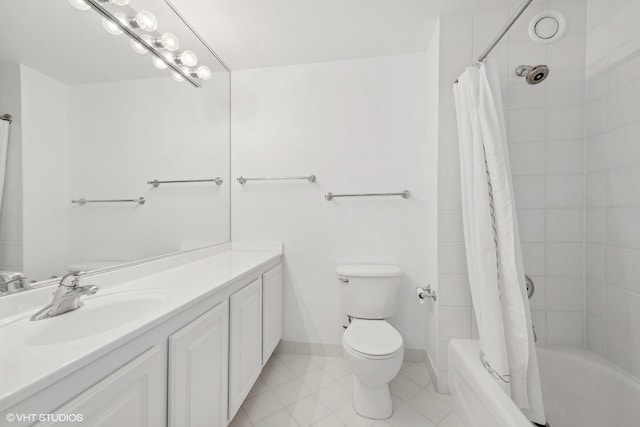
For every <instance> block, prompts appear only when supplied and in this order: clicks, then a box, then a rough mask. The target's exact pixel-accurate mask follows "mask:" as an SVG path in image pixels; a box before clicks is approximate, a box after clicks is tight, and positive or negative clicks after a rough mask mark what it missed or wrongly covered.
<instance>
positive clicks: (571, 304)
mask: <svg viewBox="0 0 640 427" xmlns="http://www.w3.org/2000/svg"><path fill="white" fill-rule="evenodd" d="M548 8H552V9H558V10H560V11H562V12H564V13H565V14H566V16H567V20H568V23H569V27H568V30H567V33H566V35H565V36H564V37H563V38H562V39H561V40H560V41H558V42H555V43H552V44H549V45H542V44H536V43H534V42H532V41H531V40H530V39H529V37H528V33H527V27H528V24H529V21H530V20H531V18H532V17H533V15H535V14H536V13H538V12H540V11H541V10H545V9H548ZM512 12H513V11H510V10H496V11H490V12H481V13H476V14H473V15H463V16H455V17H448V18H444V19H442V21H441V23H440V28H441V33H440V51H441V56H440V127H439V128H440V138H439V172H438V174H439V181H438V182H439V187H438V194H439V196H438V199H439V201H438V282H439V292H440V311H439V337H440V342H439V353H440V356H439V368H440V374H439V380H440V381H439V388H440V389H441V390H446V386H447V384H446V382H447V370H448V363H447V345H448V342H449V340H450V339H451V338H472V337H475V336H476V334H477V332H476V330H475V329H476V328H475V319H474V315H473V312H472V308H471V297H470V294H469V285H468V279H467V267H466V259H465V253H464V237H463V231H462V215H461V201H460V169H459V161H458V148H457V145H458V137H457V130H456V119H455V107H454V102H453V94H452V83H453V81H454V80H455V79H456V78H457V77H458V76H459V75H460V74H461V73H462V72H463V70H464V68H465V67H468V66H470V65H471V64H472V63H473V62H474V61H475V58H477V57H478V55H479V54H480V53H481V52H482V51H483V50H484V48H485V47H486V46H487V45H488V44H489V42H490V41H491V40H492V38H493V37H494V36H495V34H496V32H497V31H498V30H499V29H500V28H502V26H503V25H504V23H505V22H506V21H507V20H508V18H509V16H510V15H511V14H512ZM585 24H586V5H585V3H584V2H581V1H579V0H559V1H537V2H535V3H534V4H532V5H531V6H530V7H529V9H528V10H527V11H526V12H525V13H524V14H523V16H522V17H521V18H520V19H519V21H518V22H517V23H516V25H515V26H514V27H513V28H512V30H511V31H510V32H509V34H508V36H507V37H506V38H505V39H504V40H503V41H502V42H501V44H500V45H499V46H498V47H497V48H496V49H495V50H494V52H493V53H492V55H491V57H495V58H496V59H497V61H498V65H499V70H500V74H501V80H502V90H503V98H504V106H505V109H506V111H505V116H506V119H507V125H508V134H509V142H510V146H509V150H510V158H511V166H512V173H513V183H514V190H515V199H516V206H517V207H518V212H517V214H518V221H519V225H520V236H521V239H522V246H523V254H524V262H525V270H526V273H527V274H528V275H530V276H531V277H532V279H533V280H534V282H535V286H536V293H535V296H534V298H533V299H532V301H531V308H532V314H533V322H534V324H535V328H536V332H537V335H538V342H542V343H545V342H548V343H552V344H573V345H583V343H584V339H583V336H584V332H583V324H584V321H583V317H584V279H583V268H584V261H583V258H584V257H583V242H584V239H583V213H584V169H583V168H584V77H583V76H584V65H585ZM537 64H548V65H549V66H550V68H551V74H550V76H549V78H548V79H547V80H546V81H545V82H544V83H542V84H540V85H537V86H529V85H527V84H526V82H525V81H524V80H523V79H521V78H519V77H516V76H515V69H516V68H517V66H518V65H537Z"/></svg>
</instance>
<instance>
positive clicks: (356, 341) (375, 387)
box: [336, 265, 404, 420]
mask: <svg viewBox="0 0 640 427" xmlns="http://www.w3.org/2000/svg"><path fill="white" fill-rule="evenodd" d="M336 272H337V273H338V276H339V277H338V280H339V281H340V294H341V299H342V308H343V311H344V313H345V314H347V315H348V316H351V324H350V325H349V327H348V328H347V330H346V331H345V333H344V335H343V336H342V347H343V349H344V355H345V358H346V359H347V363H349V365H350V366H351V370H352V371H353V407H354V409H355V410H356V412H357V413H358V414H360V415H362V416H363V417H367V418H372V419H377V420H381V419H386V418H389V417H390V416H391V414H392V413H393V403H392V401H391V393H390V392H389V382H390V381H391V380H392V379H394V378H395V376H396V375H398V372H400V367H401V366H402V357H403V354H404V346H403V343H402V335H400V333H399V332H398V331H397V330H395V328H394V327H393V326H391V325H390V324H388V323H387V322H386V321H385V320H384V319H387V318H389V317H392V316H394V315H395V314H396V309H397V306H398V290H399V285H400V276H401V275H402V272H401V271H400V269H399V268H398V267H396V266H393V265H342V266H339V267H338V268H337V269H336Z"/></svg>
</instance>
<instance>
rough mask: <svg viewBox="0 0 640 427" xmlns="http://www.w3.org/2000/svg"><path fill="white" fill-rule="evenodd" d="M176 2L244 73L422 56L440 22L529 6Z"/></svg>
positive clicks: (511, 2)
mask: <svg viewBox="0 0 640 427" xmlns="http://www.w3.org/2000/svg"><path fill="white" fill-rule="evenodd" d="M170 1H171V2H172V3H173V4H174V5H175V6H176V7H177V9H178V10H180V12H181V13H182V14H183V15H185V17H186V18H187V19H188V20H189V22H191V24H192V25H193V26H194V27H195V28H196V30H197V31H198V32H199V33H200V34H201V35H202V36H203V38H204V39H205V40H207V42H208V43H209V44H210V45H211V46H212V47H213V49H214V50H215V51H216V52H217V53H218V54H219V55H220V57H221V58H222V59H223V60H224V61H225V62H226V63H227V65H229V67H230V68H231V69H232V70H239V69H246V68H261V67H271V66H281V65H292V64H304V63H312V62H325V61H339V60H346V59H355V58H366V57H375V56H385V55H395V54H402V53H408V52H417V51H423V50H426V49H427V47H428V45H429V41H430V39H431V35H432V33H433V28H434V24H435V22H436V20H437V18H438V17H439V16H446V15H451V14H458V13H466V12H471V11H476V10H485V9H492V8H504V7H511V6H517V5H518V4H520V3H521V1H522V0H170ZM498 30H499V28H496V32H497V31H498Z"/></svg>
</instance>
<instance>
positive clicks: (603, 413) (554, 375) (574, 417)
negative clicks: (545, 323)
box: [449, 340, 640, 427]
mask: <svg viewBox="0 0 640 427" xmlns="http://www.w3.org/2000/svg"><path fill="white" fill-rule="evenodd" d="M537 353H538V361H539V365H540V376H541V378H542V392H543V398H544V404H545V411H546V414H547V421H548V423H549V425H550V426H551V427H637V426H640V380H639V379H638V378H636V377H633V376H631V375H630V374H629V373H627V372H625V371H623V370H621V369H620V368H618V367H616V366H614V365H613V364H611V363H610V362H609V361H607V360H606V359H604V358H602V357H600V356H598V355H596V354H595V353H592V352H590V351H588V350H585V349H582V348H576V347H561V346H538V347H537ZM478 354H479V345H478V341H469V340H452V341H451V342H450V344H449V389H450V392H451V394H452V397H453V400H454V402H455V403H456V407H457V408H458V411H459V413H460V418H461V419H462V421H463V424H464V425H465V426H466V427H531V423H530V422H529V421H528V420H527V419H526V418H525V417H524V415H523V414H522V412H520V410H519V409H518V408H517V407H516V405H515V404H514V403H513V402H512V401H511V399H510V398H509V397H508V396H507V395H506V394H505V393H504V392H503V391H502V389H501V388H500V386H498V384H497V383H496V382H495V381H494V379H493V378H492V377H491V375H490V374H489V373H488V372H487V371H486V370H485V369H484V367H483V366H482V362H481V361H480V357H479V356H478Z"/></svg>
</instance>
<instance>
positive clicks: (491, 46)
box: [478, 0, 533, 62]
mask: <svg viewBox="0 0 640 427" xmlns="http://www.w3.org/2000/svg"><path fill="white" fill-rule="evenodd" d="M531 3H533V0H525V1H524V3H522V4H521V5H520V7H519V8H518V10H516V13H514V14H513V16H512V17H511V18H509V21H508V22H507V23H506V25H505V26H504V27H502V30H500V32H499V33H498V35H497V36H496V37H495V38H494V39H493V40H492V41H491V44H489V46H488V47H487V48H486V49H485V50H484V52H482V54H481V55H480V56H479V57H478V62H482V61H484V60H485V59H487V56H489V54H490V53H491V51H492V50H493V49H494V48H495V47H496V46H497V45H498V43H500V40H502V38H503V37H504V36H505V35H506V34H507V33H508V32H509V30H510V29H511V27H513V24H515V23H516V21H517V20H518V18H520V16H521V15H522V14H523V13H524V11H525V10H526V9H527V8H528V7H529V5H530V4H531Z"/></svg>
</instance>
